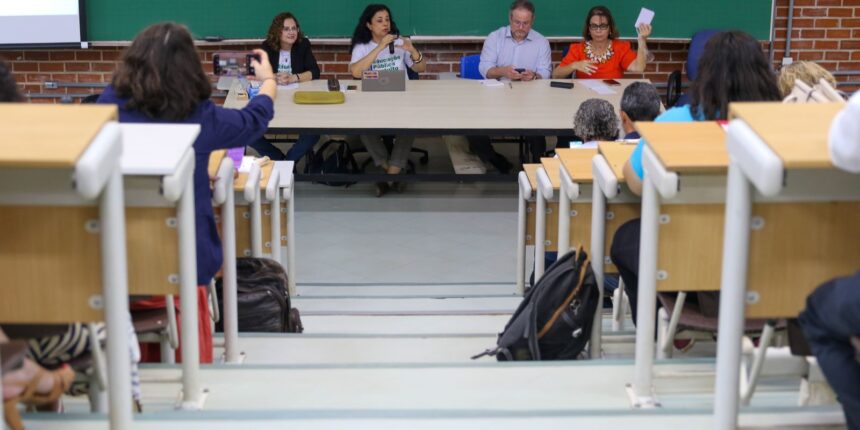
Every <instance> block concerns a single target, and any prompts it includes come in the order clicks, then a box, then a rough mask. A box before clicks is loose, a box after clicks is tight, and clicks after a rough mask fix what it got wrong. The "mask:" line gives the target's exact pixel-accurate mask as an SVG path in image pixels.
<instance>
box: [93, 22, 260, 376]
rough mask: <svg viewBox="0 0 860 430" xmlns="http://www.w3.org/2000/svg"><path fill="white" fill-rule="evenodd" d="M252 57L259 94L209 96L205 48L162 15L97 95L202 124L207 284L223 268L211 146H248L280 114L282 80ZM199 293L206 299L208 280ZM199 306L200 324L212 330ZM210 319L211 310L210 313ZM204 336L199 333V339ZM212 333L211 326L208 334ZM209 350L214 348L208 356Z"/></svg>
mask: <svg viewBox="0 0 860 430" xmlns="http://www.w3.org/2000/svg"><path fill="white" fill-rule="evenodd" d="M254 53H255V54H257V55H259V56H260V61H257V60H252V65H253V66H254V70H255V71H256V78H257V80H259V81H261V85H260V92H259V95H257V96H256V97H254V98H253V99H251V100H250V102H248V105H247V106H245V107H244V108H243V109H240V110H236V109H225V108H222V107H220V106H216V105H215V104H214V103H213V102H212V101H211V100H209V96H210V95H211V93H212V84H211V83H210V81H209V79H208V78H207V77H206V73H204V72H203V66H202V64H201V63H200V60H199V59H200V56H199V53H198V52H197V50H196V49H195V48H194V43H193V41H192V39H191V34H190V33H189V32H188V29H187V28H185V26H183V25H180V24H176V23H171V22H167V23H160V24H154V25H152V26H150V27H147V28H146V29H144V30H143V31H141V32H140V34H138V35H137V37H135V39H134V41H133V42H132V44H131V46H130V47H129V48H128V49H127V50H126V51H125V53H124V54H123V57H122V62H121V64H120V66H119V68H118V69H117V71H116V73H115V74H114V76H113V79H112V81H111V84H110V85H109V86H108V87H107V88H106V89H105V91H104V93H102V95H101V97H99V100H98V102H99V103H112V104H116V105H117V106H118V107H119V120H120V122H126V123H173V124H200V134H199V135H198V137H197V140H195V141H194V154H195V160H194V162H195V167H194V211H195V214H196V223H195V229H196V234H197V284H198V285H200V286H205V285H207V284H209V281H211V280H212V278H213V277H214V276H215V274H216V273H217V272H218V270H220V268H221V264H222V253H221V240H220V238H219V237H218V232H217V230H216V229H215V215H214V212H213V210H212V201H211V199H212V191H211V190H210V188H209V173H208V171H207V169H208V165H209V154H211V153H212V151H214V150H217V149H224V148H234V147H241V146H246V145H247V144H249V143H250V142H253V141H255V140H257V139H259V138H260V137H262V136H263V133H265V131H266V129H267V128H268V126H269V121H271V119H272V117H273V116H274V107H273V101H274V98H275V96H276V93H277V83H276V82H275V76H274V73H273V72H272V67H271V66H270V65H269V59H268V55H266V52H265V51H263V50H261V49H257V50H254ZM202 291H204V292H202V293H200V297H202V298H204V299H205V297H206V296H205V288H202ZM162 306H163V305H162ZM200 307H201V310H202V312H201V318H200V322H201V327H200V330H202V331H203V332H206V331H208V330H207V327H208V325H209V324H208V323H204V322H205V321H204V316H206V315H208V312H206V310H208V306H206V305H205V300H204V301H203V304H202V305H200ZM205 319H208V316H207V317H206V318H205ZM204 337H205V334H204V333H201V342H203V339H204ZM209 339H210V341H211V333H210V336H209ZM200 352H201V355H200V357H201V361H203V362H210V361H211V347H209V348H206V347H205V345H204V347H201V350H200ZM207 352H208V356H207Z"/></svg>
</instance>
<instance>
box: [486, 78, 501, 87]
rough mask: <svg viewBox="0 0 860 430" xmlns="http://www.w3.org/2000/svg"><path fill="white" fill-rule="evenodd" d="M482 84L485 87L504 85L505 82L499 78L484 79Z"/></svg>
mask: <svg viewBox="0 0 860 430" xmlns="http://www.w3.org/2000/svg"><path fill="white" fill-rule="evenodd" d="M481 85H483V86H485V87H503V86H505V83H504V82H502V81H500V80H498V79H484V80H482V81H481Z"/></svg>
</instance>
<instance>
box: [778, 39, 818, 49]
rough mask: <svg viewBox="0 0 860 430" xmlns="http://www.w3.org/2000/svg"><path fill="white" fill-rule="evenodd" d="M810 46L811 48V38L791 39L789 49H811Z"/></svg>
mask: <svg viewBox="0 0 860 430" xmlns="http://www.w3.org/2000/svg"><path fill="white" fill-rule="evenodd" d="M816 42H817V41H816ZM812 48H813V41H812V40H792V41H791V49H792V50H796V49H812ZM783 49H785V47H784V46H783Z"/></svg>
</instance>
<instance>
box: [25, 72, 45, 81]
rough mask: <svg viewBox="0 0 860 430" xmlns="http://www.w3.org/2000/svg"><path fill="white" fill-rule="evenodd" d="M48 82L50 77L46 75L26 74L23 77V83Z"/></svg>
mask: <svg viewBox="0 0 860 430" xmlns="http://www.w3.org/2000/svg"><path fill="white" fill-rule="evenodd" d="M50 80H51V75H50V74H47V73H27V74H25V75H24V81H25V82H44V81H50Z"/></svg>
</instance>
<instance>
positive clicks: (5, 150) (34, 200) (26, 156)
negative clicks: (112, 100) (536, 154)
mask: <svg viewBox="0 0 860 430" xmlns="http://www.w3.org/2000/svg"><path fill="white" fill-rule="evenodd" d="M116 118H117V109H116V106H105V105H101V106H61V105H30V104H11V103H7V104H0V130H3V138H2V139H0V223H2V224H3V225H4V227H6V230H5V232H4V240H3V253H2V255H0V270H2V272H3V273H4V282H3V283H2V284H0V290H2V297H3V300H0V316H2V317H0V322H16V323H68V322H73V321H98V320H102V319H104V320H105V321H106V323H107V359H108V372H109V380H108V382H109V383H108V392H109V395H110V398H111V402H110V411H109V421H110V427H111V428H112V429H128V428H131V422H132V417H131V413H132V406H131V396H130V393H131V378H130V375H131V370H130V363H131V360H130V356H129V349H128V339H127V334H128V329H129V327H128V324H129V313H128V283H127V271H126V267H127V266H126V261H127V259H126V234H125V211H124V207H123V203H124V197H123V194H124V192H123V178H122V175H121V172H120V168H119V165H120V156H121V153H122V144H121V141H120V129H119V125H118V124H117V123H116ZM95 207H97V208H98V209H97V210H94V208H95ZM99 286H101V287H100V288H99ZM99 293H101V295H100V294H99ZM48 298H50V299H48ZM102 310H104V312H102Z"/></svg>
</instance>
